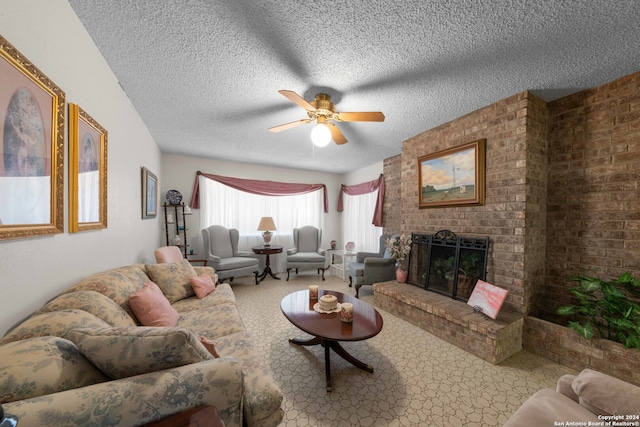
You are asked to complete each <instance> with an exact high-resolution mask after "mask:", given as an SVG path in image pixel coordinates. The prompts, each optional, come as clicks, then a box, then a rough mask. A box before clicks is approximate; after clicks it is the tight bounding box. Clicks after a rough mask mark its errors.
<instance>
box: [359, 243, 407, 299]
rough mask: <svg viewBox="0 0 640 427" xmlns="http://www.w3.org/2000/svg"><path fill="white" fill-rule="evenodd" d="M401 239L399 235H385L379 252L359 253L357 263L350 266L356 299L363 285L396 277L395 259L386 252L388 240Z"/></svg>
mask: <svg viewBox="0 0 640 427" xmlns="http://www.w3.org/2000/svg"><path fill="white" fill-rule="evenodd" d="M389 237H391V238H397V237H400V235H398V234H394V235H390V234H383V235H382V236H380V249H379V250H378V252H358V253H357V254H356V262H352V263H351V264H349V287H352V286H353V285H355V287H356V298H359V295H358V293H359V292H360V288H361V287H362V285H373V284H374V283H378V282H387V281H389V280H393V279H394V278H395V277H396V269H395V264H396V260H395V258H391V255H390V254H389V251H387V250H386V247H385V244H384V243H385V241H386V240H387V238H389Z"/></svg>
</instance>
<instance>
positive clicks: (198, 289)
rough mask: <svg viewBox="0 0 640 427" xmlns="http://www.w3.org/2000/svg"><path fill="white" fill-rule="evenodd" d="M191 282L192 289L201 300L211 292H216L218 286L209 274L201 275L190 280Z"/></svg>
mask: <svg viewBox="0 0 640 427" xmlns="http://www.w3.org/2000/svg"><path fill="white" fill-rule="evenodd" d="M189 282H191V287H192V288H193V291H194V292H195V293H196V296H197V297H198V298H200V299H202V298H204V297H206V296H207V295H209V294H210V293H211V292H213V291H215V290H216V284H215V283H213V279H211V276H209V275H208V274H201V275H200V276H197V277H191V278H189Z"/></svg>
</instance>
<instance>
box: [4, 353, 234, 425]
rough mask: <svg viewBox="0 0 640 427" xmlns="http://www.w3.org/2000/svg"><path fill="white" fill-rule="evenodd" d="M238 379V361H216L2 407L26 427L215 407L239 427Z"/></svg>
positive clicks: (141, 419)
mask: <svg viewBox="0 0 640 427" xmlns="http://www.w3.org/2000/svg"><path fill="white" fill-rule="evenodd" d="M242 378H243V376H242V368H241V365H240V363H239V362H238V361H237V360H236V359H234V358H220V359H213V360H207V361H204V362H200V363H194V364H191V365H185V366H180V367H178V368H173V369H167V370H164V371H157V372H151V373H148V374H144V375H137V376H135V377H130V378H123V379H120V380H115V381H108V382H104V383H99V384H94V385H91V386H87V387H81V388H77V389H72V390H67V391H63V392H59V393H53V394H49V395H45V396H39V397H34V398H31V399H26V400H20V401H17V402H11V403H5V404H3V408H4V411H5V413H6V414H11V415H13V416H15V417H17V418H18V422H19V425H25V426H52V427H53V426H56V427H60V426H77V425H110V426H133V425H141V424H145V423H148V422H151V421H155V420H159V419H161V418H165V417H167V416H169V415H172V414H175V413H178V412H182V411H184V410H186V409H190V408H194V407H196V406H201V405H213V406H215V407H216V409H217V411H218V415H219V416H220V418H222V420H223V421H224V422H225V425H226V426H232V427H234V426H235V427H241V426H242V393H243V380H242ZM107 420H108V421H107Z"/></svg>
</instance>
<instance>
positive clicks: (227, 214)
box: [199, 176, 324, 272]
mask: <svg viewBox="0 0 640 427" xmlns="http://www.w3.org/2000/svg"><path fill="white" fill-rule="evenodd" d="M199 180H200V182H199V186H200V226H201V228H207V227H209V226H211V225H214V224H217V225H222V226H224V227H227V228H236V229H238V231H239V232H240V240H239V242H238V249H239V250H245V251H248V250H251V247H252V246H257V245H260V244H261V243H262V242H263V240H262V232H260V231H257V228H258V223H259V222H260V218H262V217H263V216H270V217H273V220H274V222H275V224H276V228H277V230H275V231H274V232H273V237H272V238H271V244H272V245H280V246H283V247H284V254H279V255H277V256H273V257H272V259H271V263H272V268H273V270H274V271H277V272H282V271H285V270H286V249H288V248H292V247H293V229H294V228H295V227H302V226H304V225H313V226H314V227H318V228H320V229H322V225H323V224H322V221H323V215H322V213H323V206H324V193H323V191H321V190H318V191H313V192H310V193H306V194H301V195H295V196H261V195H256V194H251V193H247V192H245V191H240V190H236V189H234V188H231V187H229V186H227V185H224V184H221V183H219V182H217V181H214V180H212V179H208V178H205V177H203V176H200V177H199ZM274 267H275V268H274Z"/></svg>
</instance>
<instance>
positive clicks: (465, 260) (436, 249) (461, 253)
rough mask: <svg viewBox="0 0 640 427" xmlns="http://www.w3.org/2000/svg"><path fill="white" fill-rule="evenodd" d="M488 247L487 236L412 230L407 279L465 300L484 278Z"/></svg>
mask: <svg viewBox="0 0 640 427" xmlns="http://www.w3.org/2000/svg"><path fill="white" fill-rule="evenodd" d="M488 251H489V238H488V237H464V236H457V235H456V234H455V233H453V232H452V231H450V230H440V231H438V232H437V233H435V234H419V233H413V234H412V235H411V252H410V254H409V278H408V281H407V283H409V284H411V285H414V286H417V287H420V288H423V289H426V290H428V291H432V292H436V293H439V294H442V295H446V296H449V297H451V298H453V299H457V300H461V301H467V300H468V299H469V296H470V295H471V292H473V288H474V287H475V284H476V283H477V281H478V280H479V279H481V280H486V276H487V254H488Z"/></svg>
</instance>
